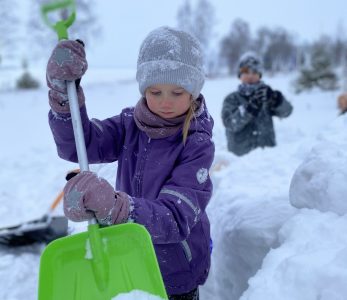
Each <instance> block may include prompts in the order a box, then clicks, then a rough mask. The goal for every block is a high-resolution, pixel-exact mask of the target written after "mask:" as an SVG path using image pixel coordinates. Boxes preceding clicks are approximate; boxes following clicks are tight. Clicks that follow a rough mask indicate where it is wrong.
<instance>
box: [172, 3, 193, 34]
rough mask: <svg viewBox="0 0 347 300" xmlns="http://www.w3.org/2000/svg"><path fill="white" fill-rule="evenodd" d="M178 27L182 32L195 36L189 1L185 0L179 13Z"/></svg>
mask: <svg viewBox="0 0 347 300" xmlns="http://www.w3.org/2000/svg"><path fill="white" fill-rule="evenodd" d="M176 18H177V27H178V28H179V29H181V30H184V31H186V32H189V33H191V34H194V31H193V24H192V22H193V12H192V7H191V5H190V1H189V0H185V1H184V3H183V5H182V6H181V7H180V8H179V9H178V11H177V16H176Z"/></svg>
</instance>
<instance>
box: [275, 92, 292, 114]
mask: <svg viewBox="0 0 347 300" xmlns="http://www.w3.org/2000/svg"><path fill="white" fill-rule="evenodd" d="M277 94H278V95H279V98H280V99H279V100H278V105H277V106H276V107H273V108H272V109H271V112H272V115H273V116H277V117H280V118H286V117H288V116H289V115H290V114H291V113H292V111H293V106H292V105H291V104H290V102H288V101H287V99H286V98H285V97H284V96H283V94H282V93H281V92H277Z"/></svg>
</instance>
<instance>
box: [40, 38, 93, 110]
mask: <svg viewBox="0 0 347 300" xmlns="http://www.w3.org/2000/svg"><path fill="white" fill-rule="evenodd" d="M87 68H88V63H87V60H86V54H85V51H84V44H83V42H82V41H80V40H77V41H72V40H67V41H61V42H59V44H58V45H57V46H56V47H55V48H54V49H53V52H52V54H51V56H50V58H49V60H48V64H47V69H46V80H47V85H48V87H49V88H50V91H49V104H50V106H51V108H52V109H53V110H54V111H55V112H58V113H69V112H70V108H69V105H68V97H67V88H66V81H75V82H76V87H78V89H77V95H78V102H79V105H80V107H81V106H82V105H83V104H84V94H83V90H82V88H81V87H79V82H80V80H81V77H82V76H83V74H84V73H85V72H86V71H87Z"/></svg>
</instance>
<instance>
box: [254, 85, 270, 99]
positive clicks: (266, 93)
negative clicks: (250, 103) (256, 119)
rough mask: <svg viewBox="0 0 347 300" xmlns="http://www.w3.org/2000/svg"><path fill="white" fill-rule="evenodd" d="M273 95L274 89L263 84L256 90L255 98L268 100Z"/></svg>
mask: <svg viewBox="0 0 347 300" xmlns="http://www.w3.org/2000/svg"><path fill="white" fill-rule="evenodd" d="M272 96H273V90H272V89H271V88H270V87H269V86H268V85H262V86H261V87H260V88H258V89H257V90H256V91H255V92H254V96H253V97H254V98H256V99H258V101H261V102H266V101H269V100H270V99H271V98H272Z"/></svg>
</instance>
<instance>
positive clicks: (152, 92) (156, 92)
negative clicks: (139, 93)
mask: <svg viewBox="0 0 347 300" xmlns="http://www.w3.org/2000/svg"><path fill="white" fill-rule="evenodd" d="M150 93H151V94H152V95H153V96H159V95H160V93H161V92H160V91H150Z"/></svg>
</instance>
